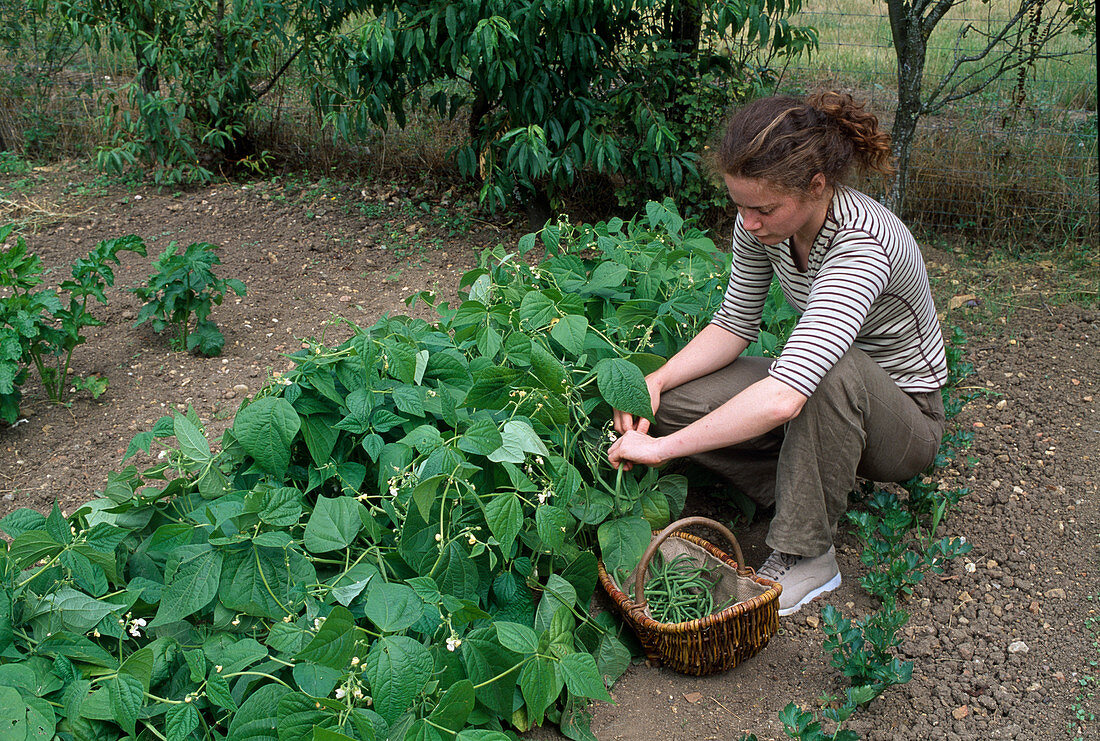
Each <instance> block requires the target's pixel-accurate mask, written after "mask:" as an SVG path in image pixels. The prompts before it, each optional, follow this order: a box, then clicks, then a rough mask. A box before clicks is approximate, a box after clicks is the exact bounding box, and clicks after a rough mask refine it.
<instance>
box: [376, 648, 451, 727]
mask: <svg viewBox="0 0 1100 741" xmlns="http://www.w3.org/2000/svg"><path fill="white" fill-rule="evenodd" d="M434 666H435V662H433V661H432V655H431V653H430V652H429V651H428V649H427V648H425V647H424V646H423V645H421V644H420V643H418V642H416V641H414V640H413V639H412V638H409V637H407V636H383V637H382V638H379V639H378V640H376V641H375V642H374V645H373V646H371V650H370V653H369V654H367V659H366V662H365V674H366V677H367V681H368V682H370V688H371V695H372V696H373V698H374V709H375V710H376V711H377V712H378V714H379V715H381V716H382V717H383V718H385V720H386V722H388V723H393V722H394V721H395V720H397V718H398V716H400V715H401V714H402V713H404V712H405V711H406V710H408V709H409V707H410V706H411V705H412V703H413V700H415V699H416V697H417V696H418V695H419V694H420V693H421V692H422V691H423V689H424V687H425V685H427V683H428V680H429V679H431V676H432V669H433V668H434Z"/></svg>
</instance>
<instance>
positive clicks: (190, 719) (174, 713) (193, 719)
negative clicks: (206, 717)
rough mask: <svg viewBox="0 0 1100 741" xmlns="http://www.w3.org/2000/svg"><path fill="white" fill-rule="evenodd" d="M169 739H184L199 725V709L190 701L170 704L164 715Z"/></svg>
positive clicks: (171, 740)
mask: <svg viewBox="0 0 1100 741" xmlns="http://www.w3.org/2000/svg"><path fill="white" fill-rule="evenodd" d="M164 724H165V729H166V730H167V731H168V741H184V739H186V738H187V737H188V736H190V735H191V732H192V731H194V730H195V729H197V728H198V727H199V711H198V710H196V709H195V705H194V704H193V703H190V702H184V703H180V704H178V705H169V706H168V712H167V713H165V715H164Z"/></svg>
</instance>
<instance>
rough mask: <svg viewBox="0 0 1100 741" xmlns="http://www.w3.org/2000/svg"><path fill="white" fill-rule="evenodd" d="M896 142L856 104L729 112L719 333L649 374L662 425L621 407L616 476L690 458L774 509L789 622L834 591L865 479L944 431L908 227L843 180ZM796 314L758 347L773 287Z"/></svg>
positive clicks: (812, 101) (934, 337)
mask: <svg viewBox="0 0 1100 741" xmlns="http://www.w3.org/2000/svg"><path fill="white" fill-rule="evenodd" d="M889 155H890V143H889V137H888V136H887V135H886V134H885V133H884V132H882V131H881V130H880V129H879V126H878V121H877V119H876V118H875V117H874V116H873V115H871V114H869V113H866V112H864V110H863V106H862V105H860V104H858V103H856V102H855V101H854V100H853V99H852V97H851V96H849V95H845V94H838V93H832V92H829V93H820V94H817V95H813V96H811V97H809V98H807V99H806V100H805V101H801V100H798V99H795V98H789V97H773V98H765V99H762V100H757V101H755V102H753V103H751V104H749V105H747V106H746V107H744V108H743V109H741V110H740V111H738V112H737V113H736V114H734V115H733V117H732V118H731V119H730V120H729V122H728V124H727V126H726V132H725V135H724V137H723V139H722V142H721V144H720V146H719V148H718V152H717V157H716V165H717V167H716V169H717V170H718V171H719V172H720V173H721V174H722V178H723V180H724V181H725V184H726V187H727V189H728V190H729V194H730V198H731V199H733V203H734V205H735V206H736V207H737V222H736V226H735V229H734V239H733V270H732V272H731V275H730V281H729V287H728V288H727V289H726V294H725V297H724V300H723V303H722V306H721V308H720V309H719V310H718V312H717V313H716V314H715V315H714V318H713V320H712V321H711V323H710V324H709V325H708V326H707V327H705V328H704V329H703V330H702V331H701V332H700V333H699V334H698V335H697V336H696V337H695V338H694V339H693V340H692V341H691V342H690V343H688V344H687V346H685V347H684V348H683V349H682V350H681V351H680V352H678V353H677V354H676V355H675V356H673V357H672V359H670V360H669V361H668V363H666V364H665V365H664V366H662V367H661V368H660V369H658V370H657V371H654V372H653V373H652V374H650V375H649V376H648V377H647V378H646V383H647V385H648V387H649V392H650V396H651V399H652V403H653V409H654V411H655V415H656V416H655V424H654V426H653V428H652V429H650V425H649V422H648V420H645V419H637V418H634V417H632V416H631V415H629V414H626V413H624V412H621V411H616V413H615V429H616V430H617V431H618V432H619V433H620V435H621V437H619V438H618V440H616V442H615V443H614V444H613V445H612V446H611V448H610V450H609V453H608V457H609V459H610V461H611V464H612V465H613V466H615V467H618V466H620V465H622V466H625V467H627V468H629V467H630V466H632V465H633V464H634V463H640V464H644V465H649V466H656V465H660V464H662V463H665V462H666V461H669V460H672V459H674V458H682V457H689V458H692V459H693V460H696V461H698V462H701V463H703V464H705V465H707V466H709V467H711V468H713V469H715V470H716V471H718V472H719V473H721V474H723V475H725V476H726V477H727V478H729V479H730V480H731V481H732V482H733V484H734V485H736V486H737V487H738V488H740V489H741V490H742V491H743V492H745V493H746V494H748V495H749V496H751V497H753V498H754V499H756V500H757V501H758V502H760V503H761V504H763V505H765V506H767V505H771V504H774V505H775V515H774V517H773V518H772V521H771V525H770V527H769V530H768V535H767V543H768V545H769V546H770V547H771V548H772V549H774V550H773V552H772V554H771V556H769V557H768V559H767V560H766V561H765V562H764V565H763V566H762V567H761V568H760V569H759V571H758V573H759V574H760V575H761V576H765V577H768V578H771V579H774V580H775V581H778V582H779V583H781V584H782V585H783V592H782V595H781V597H780V605H779V606H780V611H779V614H780V615H789V614H791V613H793V612H796V611H797V610H798V609H799V608H800V607H801V606H802V605H804V604H806V603H807V602H809V601H810V600H812V599H813V598H814V597H816V596H818V595H820V594H823V593H825V592H828V591H831V590H833V589H836V588H837V587H838V586H840V571H839V569H838V567H837V563H836V551H835V549H834V547H833V542H832V541H833V536H834V534H835V532H836V527H837V522H838V521H839V519H840V517H841V515H842V514H843V513H844V511H845V509H846V507H847V499H848V493H849V492H850V491H852V489H854V488H855V485H856V477H857V476H859V477H863V478H866V479H870V480H874V481H904V480H906V479H908V478H910V477H912V476H913V475H915V474H916V473H918V472H920V471H921V470H923V469H924V468H925V467H927V466H928V465H929V464H931V463H932V461H933V460H934V459H935V455H936V452H937V451H938V449H939V445H940V439H941V437H942V435H943V429H944V413H943V402H942V398H941V395H940V389H941V387H942V386H943V385H944V383H945V382H946V380H947V362H946V358H945V355H944V346H943V337H942V334H941V332H940V327H939V322H938V320H937V318H936V312H935V307H934V306H933V303H932V295H931V291H930V290H929V286H928V276H927V273H926V272H925V268H924V262H923V259H922V258H921V254H920V250H919V248H918V247H917V244H916V242H915V241H914V240H913V236H912V235H911V234H910V233H909V230H908V229H906V227H905V225H904V224H902V223H901V221H900V220H899V219H898V218H897V217H896V216H895V215H894V214H892V213H891V212H890V211H889V210H887V209H886V208H884V207H883V206H882V205H881V204H879V203H878V202H877V201H875V200H874V199H872V198H870V197H868V196H866V195H864V194H863V193H860V192H858V191H856V190H853V189H851V188H849V187H847V186H845V185H843V183H842V181H843V179H844V176H845V175H846V174H847V173H848V171H849V170H850V169H851V168H852V166H853V165H855V166H856V167H857V168H858V169H860V170H861V171H877V172H880V173H884V174H885V173H888V172H889V171H890V168H889V164H888V161H889ZM773 275H774V276H776V277H778V279H779V282H780V284H781V286H782V288H783V293H784V295H785V296H786V298H787V301H789V302H790V303H791V304H792V305H793V306H794V307H795V308H796V309H797V310H798V311H799V312H800V314H801V316H800V318H799V320H798V324H797V326H796V327H795V329H794V331H793V333H792V334H791V337H790V339H789V340H788V341H787V343H786V345H785V346H784V348H783V352H782V353H781V355H780V356H779V358H778V359H776V360H774V361H769V360H766V359H763V358H755V357H740V356H741V354H742V353H743V352H744V350H745V348H746V347H747V346H748V344H749V343H750V342H752V341H753V340H754V339H756V337H757V334H758V331H759V325H760V316H761V312H762V309H763V306H764V300H765V298H766V297H767V293H768V286H769V284H770V282H771V279H772V276H773Z"/></svg>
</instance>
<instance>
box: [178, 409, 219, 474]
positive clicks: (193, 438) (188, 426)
mask: <svg viewBox="0 0 1100 741" xmlns="http://www.w3.org/2000/svg"><path fill="white" fill-rule="evenodd" d="M172 424H173V430H174V432H175V434H176V440H177V441H178V442H179V444H180V453H182V454H183V455H184V456H185V457H187V458H190V459H191V460H193V461H199V462H203V461H207V460H209V459H210V444H209V443H208V442H207V441H206V436H205V435H203V434H202V430H200V429H199V428H198V426H196V425H195V424H194V423H193V422H191V420H189V419H187V417H185V416H184V415H182V414H178V415H176V416H175V418H174V419H173V422H172Z"/></svg>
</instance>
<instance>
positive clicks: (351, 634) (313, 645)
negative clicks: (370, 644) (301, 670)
mask: <svg viewBox="0 0 1100 741" xmlns="http://www.w3.org/2000/svg"><path fill="white" fill-rule="evenodd" d="M355 641H356V638H355V618H354V617H352V614H351V612H349V611H348V609H347V608H346V607H334V608H333V610H332V612H330V613H329V614H328V616H327V617H326V618H325V621H324V624H323V625H322V626H321V629H320V630H318V631H317V635H315V636H313V640H311V641H310V642H309V643H308V644H306V647H305V648H303V649H302V650H301V651H300V652H299V653H298V655H297V656H296V657H295V660H296V661H312V662H313V663H315V664H320V665H322V666H327V667H329V668H332V669H339V670H341V671H343V670H345V669H347V666H348V662H349V661H350V660H351V657H352V655H353V654H354V652H355Z"/></svg>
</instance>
